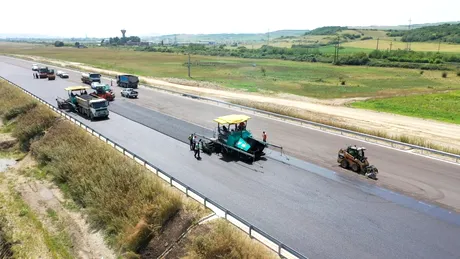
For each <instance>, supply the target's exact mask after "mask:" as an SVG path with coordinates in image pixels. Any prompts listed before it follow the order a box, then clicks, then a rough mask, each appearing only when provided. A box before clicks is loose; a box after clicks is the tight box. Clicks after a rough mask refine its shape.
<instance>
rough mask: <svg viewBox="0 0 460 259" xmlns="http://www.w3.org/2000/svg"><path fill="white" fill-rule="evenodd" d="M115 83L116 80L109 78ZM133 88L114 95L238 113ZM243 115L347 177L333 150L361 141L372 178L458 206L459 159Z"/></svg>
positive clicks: (206, 113) (199, 113)
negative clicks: (131, 93)
mask: <svg viewBox="0 0 460 259" xmlns="http://www.w3.org/2000/svg"><path fill="white" fill-rule="evenodd" d="M0 60H3V61H4V62H7V63H10V64H13V65H16V66H19V67H23V68H25V69H27V70H29V71H30V68H31V64H32V62H29V61H23V60H18V59H13V58H6V57H0ZM30 72H31V71H30ZM68 72H69V74H70V79H69V80H67V81H72V82H74V83H75V84H81V81H80V74H79V73H75V72H72V71H68ZM58 80H59V79H58ZM105 82H106V83H110V82H107V81H105ZM115 84H116V82H114V85H115ZM138 90H139V96H140V98H139V99H138V100H126V99H124V98H121V97H120V94H119V88H118V87H116V88H115V91H116V93H117V100H121V99H124V100H123V101H127V102H130V103H133V104H137V105H139V106H142V107H144V108H148V109H152V110H155V111H158V112H160V113H162V114H165V115H169V116H172V117H175V118H178V119H180V120H183V121H187V122H190V123H192V124H195V125H199V126H200V127H204V128H213V127H215V124H214V122H213V119H214V118H216V117H218V116H221V115H225V114H230V113H235V112H237V113H240V112H239V111H235V110H231V109H227V108H223V107H219V106H215V105H211V104H209V103H205V102H200V101H197V100H193V99H191V98H184V97H181V96H177V95H172V94H167V93H162V92H159V91H154V90H151V89H146V88H139V89H138ZM116 103H119V102H116ZM115 106H116V105H114V106H112V108H113V109H115V108H114V107H115ZM119 110H122V109H119ZM119 110H118V111H119ZM249 116H251V117H252V118H254V119H252V120H250V121H249V126H250V128H251V130H252V132H253V133H254V134H255V135H256V137H259V138H260V135H261V133H262V131H263V130H265V131H267V133H268V141H269V142H272V143H274V144H278V145H281V146H283V147H284V148H285V151H286V153H288V154H290V155H293V156H295V157H297V158H300V159H302V160H305V161H308V162H310V163H314V164H317V165H320V166H322V167H325V168H327V169H330V170H334V171H336V172H339V173H342V174H346V175H348V176H351V177H353V176H354V174H353V173H352V172H351V171H346V170H343V169H341V168H340V167H339V166H338V164H337V163H336V157H337V151H338V149H339V148H340V147H344V146H346V145H348V144H356V145H360V146H365V147H366V148H367V156H368V157H369V160H370V162H371V163H372V164H374V165H376V166H377V168H378V169H379V180H378V181H377V182H375V183H374V184H377V185H378V186H381V187H385V188H388V189H391V190H394V191H397V192H401V193H404V194H406V195H409V196H411V197H414V198H416V199H419V200H424V201H427V202H430V203H434V204H436V205H438V206H442V207H444V208H447V209H450V210H456V211H457V212H460V188H458V186H460V166H459V165H454V164H449V163H445V162H441V161H437V160H434V159H428V158H425V157H421V156H418V155H414V154H411V153H408V152H405V151H396V150H393V149H390V148H387V147H381V146H378V145H374V144H370V143H366V142H362V141H357V140H353V139H349V138H344V137H342V136H337V135H332V134H328V133H324V132H322V131H318V130H312V129H310V128H306V127H300V126H297V125H292V124H289V123H284V122H279V121H275V120H272V119H268V118H265V117H261V116H255V115H251V114H249Z"/></svg>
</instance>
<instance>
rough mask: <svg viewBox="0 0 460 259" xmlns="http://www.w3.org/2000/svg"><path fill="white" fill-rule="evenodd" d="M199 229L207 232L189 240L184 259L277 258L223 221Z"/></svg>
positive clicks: (219, 220)
mask: <svg viewBox="0 0 460 259" xmlns="http://www.w3.org/2000/svg"><path fill="white" fill-rule="evenodd" d="M206 225H208V226H206ZM200 227H204V228H205V229H206V230H207V231H206V230H205V231H206V234H205V235H195V236H193V237H191V238H190V239H191V240H189V243H188V244H187V245H186V249H187V250H188V253H187V254H186V256H185V257H184V258H185V259H198V258H200V259H214V258H228V259H237V258H251V259H259V258H260V259H270V258H279V257H278V256H276V255H275V254H274V253H273V252H271V251H270V252H269V250H267V248H266V247H265V246H264V245H262V244H261V243H259V242H257V241H256V240H252V239H251V238H250V237H249V236H247V235H245V234H243V233H242V232H241V231H240V230H238V229H237V228H236V227H234V226H231V225H229V224H228V223H226V222H225V221H224V220H223V219H218V220H216V221H214V222H212V223H207V224H205V225H202V226H200ZM205 231H203V232H205Z"/></svg>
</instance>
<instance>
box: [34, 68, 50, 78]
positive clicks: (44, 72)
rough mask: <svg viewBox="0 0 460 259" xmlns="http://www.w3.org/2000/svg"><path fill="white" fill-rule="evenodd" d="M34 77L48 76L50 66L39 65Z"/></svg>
mask: <svg viewBox="0 0 460 259" xmlns="http://www.w3.org/2000/svg"><path fill="white" fill-rule="evenodd" d="M34 78H37V79H38V78H40V79H41V78H48V67H39V68H38V70H37V73H34Z"/></svg>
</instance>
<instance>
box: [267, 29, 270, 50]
mask: <svg viewBox="0 0 460 259" xmlns="http://www.w3.org/2000/svg"><path fill="white" fill-rule="evenodd" d="M267 35H268V39H267V46H270V29H268V31H267Z"/></svg>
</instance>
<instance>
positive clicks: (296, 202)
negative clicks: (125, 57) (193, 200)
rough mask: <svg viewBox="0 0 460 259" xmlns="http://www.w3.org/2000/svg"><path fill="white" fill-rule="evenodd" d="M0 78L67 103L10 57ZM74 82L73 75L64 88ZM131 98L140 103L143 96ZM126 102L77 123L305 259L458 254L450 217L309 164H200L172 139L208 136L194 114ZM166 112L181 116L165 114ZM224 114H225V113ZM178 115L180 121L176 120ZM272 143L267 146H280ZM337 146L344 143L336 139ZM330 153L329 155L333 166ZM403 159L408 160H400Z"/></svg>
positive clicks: (457, 234)
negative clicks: (404, 203)
mask: <svg viewBox="0 0 460 259" xmlns="http://www.w3.org/2000/svg"><path fill="white" fill-rule="evenodd" d="M0 75H1V76H3V77H5V78H7V79H9V80H11V81H12V82H15V83H16V84H18V85H20V86H22V87H23V88H25V89H27V90H28V91H30V92H32V93H34V94H36V95H38V96H40V97H41V98H43V99H45V100H46V101H48V102H50V103H52V104H55V98H56V96H61V97H65V96H66V93H65V91H64V90H63V89H64V88H65V87H67V86H71V85H76V82H75V81H72V79H69V80H62V79H60V78H57V79H56V81H47V80H34V79H33V78H32V71H31V70H30V63H28V62H22V61H13V60H11V59H9V58H0ZM72 76H73V75H71V77H72ZM76 79H77V77H75V76H74V79H73V80H76ZM77 81H78V80H77ZM116 89H117V88H116ZM146 91H147V90H146ZM139 100H142V101H143V102H148V98H146V100H144V99H143V97H142V94H141V99H139ZM133 102H135V100H133V101H130V100H126V99H122V98H120V96H119V94H118V96H117V98H116V100H115V102H112V103H111V105H110V109H111V115H110V119H109V120H107V121H96V122H90V121H89V120H86V121H87V124H88V125H89V126H91V127H92V128H94V129H95V130H97V131H99V132H101V133H102V134H104V135H106V136H107V137H108V138H111V139H112V140H114V141H116V142H118V143H120V144H121V145H123V146H125V147H126V148H128V149H130V150H132V151H134V152H135V153H136V154H138V155H139V156H141V157H143V158H145V159H146V160H148V161H149V162H150V163H152V164H155V165H157V166H158V167H160V168H162V169H163V170H164V171H166V172H168V173H169V174H171V175H172V176H173V177H176V178H177V179H179V180H181V181H183V182H184V183H185V184H187V185H190V186H192V187H193V188H195V189H196V190H198V191H199V192H201V193H203V194H204V195H206V196H208V197H210V198H211V199H213V200H215V201H216V202H218V203H219V204H221V205H223V206H224V207H226V208H228V209H229V210H231V211H233V212H234V213H236V214H238V215H239V216H241V217H243V218H244V219H246V220H248V221H249V222H251V223H253V224H254V225H256V226H258V227H259V228H261V229H262V230H264V231H265V232H267V233H269V234H270V235H272V236H274V237H275V238H277V239H278V240H280V241H281V242H283V243H285V244H287V245H289V246H290V247H292V248H294V249H296V250H298V251H299V252H301V253H303V254H305V255H307V256H309V257H310V258H337V257H341V258H388V257H391V258H395V257H397V258H433V257H434V258H458V257H459V255H460V247H459V246H458V240H459V238H460V227H459V225H460V224H459V223H458V222H460V221H458V220H456V219H457V218H455V220H453V221H450V222H449V221H445V220H442V219H440V218H436V217H433V216H429V215H428V214H427V213H428V212H429V210H433V207H430V206H428V205H427V206H426V207H424V208H425V210H426V212H427V213H425V212H422V211H421V210H420V209H419V210H414V209H411V208H408V207H404V206H400V205H399V204H397V203H396V202H391V201H389V200H388V199H384V198H382V197H381V196H379V195H372V194H370V193H369V192H368V191H365V189H366V188H369V187H368V186H369V184H367V183H366V181H362V180H360V179H358V177H345V178H344V177H342V176H340V175H335V177H326V176H324V174H325V173H324V172H326V173H327V174H329V175H334V173H333V172H330V171H328V170H327V169H321V168H318V167H316V166H312V165H309V164H308V163H305V164H303V166H299V167H302V168H299V167H295V166H292V165H289V164H286V163H287V162H285V163H281V162H279V161H276V160H274V159H268V160H267V161H261V162H260V163H259V164H254V165H247V164H245V163H241V162H235V161H230V162H228V161H223V160H221V159H220V158H219V157H218V156H216V155H213V156H206V155H203V160H201V161H197V160H195V159H194V158H193V153H192V152H190V150H189V148H188V145H187V144H185V143H184V140H181V139H182V138H183V136H184V134H187V135H188V134H189V133H190V132H193V131H201V132H202V133H207V132H209V130H208V129H206V128H210V127H212V126H213V125H209V126H208V124H205V123H200V122H201V121H202V120H204V119H202V117H201V116H197V115H196V114H193V110H192V109H190V108H189V107H184V106H181V103H180V102H177V103H176V102H175V99H174V98H171V100H170V101H169V102H170V103H169V105H170V106H169V107H163V111H160V112H158V111H153V110H150V109H147V108H150V107H141V106H139V105H136V104H134V103H133ZM152 102H155V100H152ZM197 103H198V102H197ZM199 105H207V104H201V103H199V104H197V106H199ZM208 107H209V105H208ZM218 109H222V108H218V107H213V108H212V109H209V108H208V109H203V110H201V111H200V113H199V114H201V113H203V117H204V118H206V116H211V115H210V113H212V112H217V111H219V110H218ZM165 110H168V113H167V112H165ZM171 110H177V113H181V114H171V113H173V112H171ZM117 112H119V113H120V114H117ZM188 112H190V113H188ZM228 113H229V111H228V110H227V111H226V112H225V113H224V114H228ZM168 114H169V115H174V117H175V118H173V117H170V116H168ZM221 115H222V114H221ZM181 116H182V117H184V116H189V118H188V119H187V120H184V119H181ZM127 117H128V118H130V119H127ZM214 117H216V116H212V118H214ZM212 118H211V119H212ZM211 119H209V120H211ZM82 120H84V119H82ZM188 121H193V122H194V124H192V123H190V122H188ZM206 121H207V119H206ZM266 121H269V120H266V119H263V118H257V117H254V118H253V120H251V121H250V122H249V127H250V128H251V127H261V126H260V125H263V124H264V123H267V122H266ZM206 123H209V122H206ZM256 125H258V126H256ZM280 127H287V126H285V125H280ZM261 128H263V127H261ZM299 128H300V127H299ZM153 129H156V130H153ZM251 129H252V128H251ZM157 130H158V131H157ZM270 131H273V129H272V128H271V129H270ZM311 132H316V131H311ZM312 134H314V133H312ZM317 134H318V135H321V134H322V135H324V136H328V137H332V136H333V135H328V134H324V133H321V132H317ZM269 137H270V135H269ZM304 137H305V136H304V135H297V138H298V140H299V142H298V143H299V144H298V146H299V148H305V147H302V145H301V143H302V142H301V141H303V138H304ZM273 138H274V139H273V142H275V144H281V143H280V142H278V141H277V140H276V139H275V137H273ZM318 138H319V137H318ZM323 138H326V137H323ZM320 140H321V139H320ZM320 140H318V141H320ZM345 141H349V140H342V142H345ZM327 143H328V142H325V143H323V145H319V144H318V146H326V144H327ZM283 146H285V145H283ZM307 148H310V149H311V150H310V153H311V151H312V150H313V149H315V148H317V146H315V145H313V144H311V145H307ZM326 149H327V147H323V149H320V150H317V151H321V150H326ZM371 149H374V150H376V151H378V152H380V150H379V149H382V150H386V152H388V155H387V156H389V157H393V158H392V159H394V160H396V159H406V160H407V161H408V162H409V163H410V162H413V163H418V162H420V161H422V162H421V163H423V161H429V162H425V164H422V165H419V166H420V168H421V169H424V168H427V166H428V165H431V167H428V168H434V169H436V166H441V167H442V166H446V168H448V167H449V166H452V169H446V170H458V167H455V166H453V165H450V164H447V163H442V162H438V161H435V160H427V159H424V158H422V157H419V156H414V155H411V154H406V153H403V152H399V151H393V150H391V149H386V148H381V147H378V146H372V147H369V150H371ZM327 152H330V151H325V152H319V154H320V155H318V157H316V158H313V159H318V160H317V161H316V162H317V163H316V162H315V161H313V162H315V163H316V164H319V165H323V164H324V160H325V159H324V160H321V159H322V157H324V156H325V155H327ZM336 152H337V151H336V150H334V152H332V153H334V159H335V157H336ZM392 152H393V153H392ZM394 152H398V153H397V154H398V155H396V156H395V155H394ZM379 155H381V156H384V155H385V153H382V154H380V153H379ZM405 155H407V158H405V157H402V158H401V156H405ZM381 156H379V157H380V158H382V157H381ZM328 160H330V158H328ZM178 161H180V163H179V162H178ZM322 161H323V162H322ZM433 164H434V165H433ZM329 166H331V165H330V164H329ZM325 167H327V166H325ZM379 167H380V166H379ZM407 167H411V166H410V165H407ZM434 169H433V170H434ZM448 172H454V171H448ZM457 172H458V171H457ZM355 178H356V179H355ZM457 180H458V179H457ZM454 214H455V213H453V214H452V215H454ZM455 217H458V215H455Z"/></svg>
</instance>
